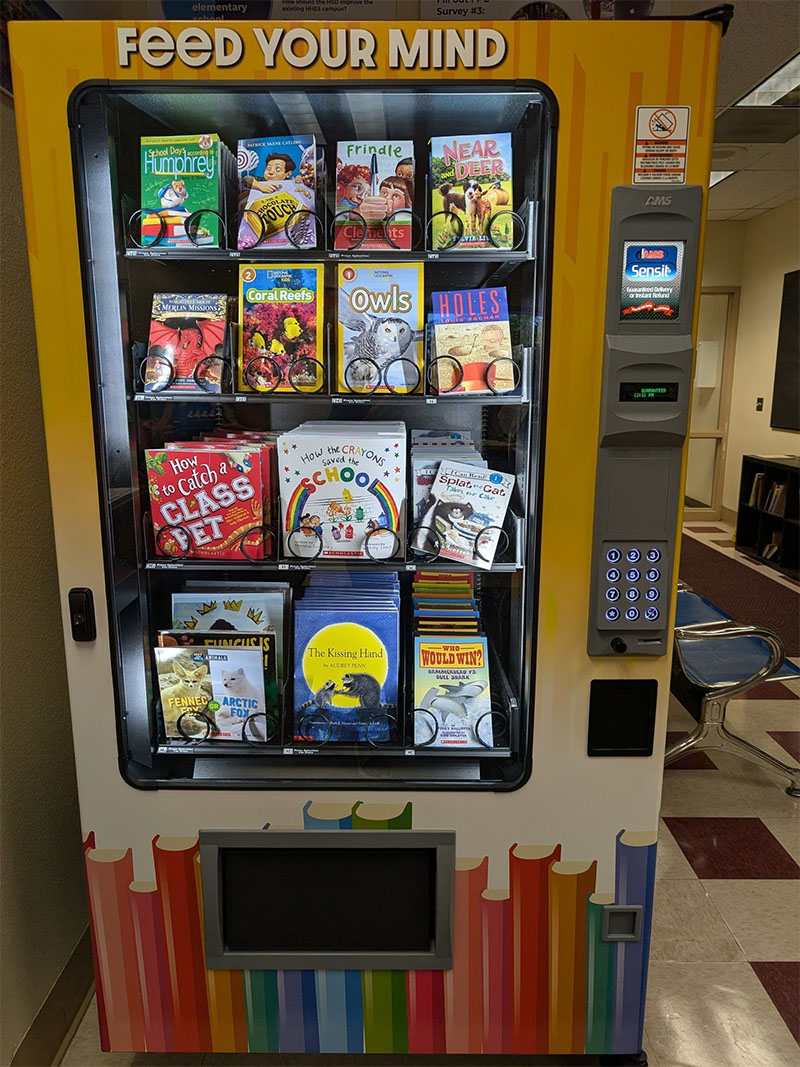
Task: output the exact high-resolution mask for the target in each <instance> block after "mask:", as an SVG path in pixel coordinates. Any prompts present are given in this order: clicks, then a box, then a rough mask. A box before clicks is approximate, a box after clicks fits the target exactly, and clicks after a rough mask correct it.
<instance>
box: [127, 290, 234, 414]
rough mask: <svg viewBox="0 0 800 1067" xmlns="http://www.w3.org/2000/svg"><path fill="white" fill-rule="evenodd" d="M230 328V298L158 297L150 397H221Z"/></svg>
mask: <svg viewBox="0 0 800 1067" xmlns="http://www.w3.org/2000/svg"><path fill="white" fill-rule="evenodd" d="M227 324H228V297H227V296H226V294H225V293H154V294H153V306H152V310H151V313H150V336H149V339H148V348H147V360H146V362H145V365H144V391H145V392H146V393H161V392H168V393H219V392H221V391H222V374H223V361H224V360H225V357H226V351H225V347H226V346H225V331H226V327H227ZM212 357H213V358H212ZM170 367H171V368H172V370H171V371H170ZM198 367H199V369H198ZM196 371H197V375H198V377H201V378H202V382H203V384H202V386H201V385H198V383H197V381H196V380H195V372H196ZM170 376H172V381H170Z"/></svg>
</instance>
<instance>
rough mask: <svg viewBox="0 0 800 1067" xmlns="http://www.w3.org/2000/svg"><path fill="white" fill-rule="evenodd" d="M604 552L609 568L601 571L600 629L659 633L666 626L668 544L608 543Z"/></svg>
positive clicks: (640, 542)
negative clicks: (664, 608) (664, 611)
mask: <svg viewBox="0 0 800 1067" xmlns="http://www.w3.org/2000/svg"><path fill="white" fill-rule="evenodd" d="M601 552H602V555H601V557H600V558H601V559H605V560H606V563H607V565H606V567H605V568H604V569H602V570H601V571H600V590H599V593H600V599H599V605H600V607H599V616H600V620H599V623H598V625H599V626H600V628H601V629H605V630H610V629H614V630H619V631H622V632H623V633H624V631H625V630H628V629H630V630H643V631H645V632H646V631H648V630H660V629H661V628H662V627H663V625H664V620H663V618H662V608H661V603H660V601H661V600H662V599H663V597H664V596H666V592H667V590H666V586H665V580H666V578H667V576H668V575H669V567H668V566H666V562H667V559H668V557H667V542H666V541H657V542H655V543H653V542H649V543H648V542H646V541H645V542H642V541H617V542H613V541H607V542H604V543H603V545H602V547H601ZM656 564H659V566H656ZM657 602H658V606H656V604H657ZM640 605H641V606H640Z"/></svg>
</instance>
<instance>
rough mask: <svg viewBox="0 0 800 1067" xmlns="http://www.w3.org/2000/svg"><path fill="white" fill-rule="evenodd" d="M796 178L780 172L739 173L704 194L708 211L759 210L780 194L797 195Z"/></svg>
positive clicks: (789, 173)
mask: <svg viewBox="0 0 800 1067" xmlns="http://www.w3.org/2000/svg"><path fill="white" fill-rule="evenodd" d="M796 190H797V175H796V174H793V173H792V172H791V171H783V170H770V171H763V170H741V171H739V172H738V173H736V174H732V175H731V176H730V178H726V179H725V181H724V182H720V183H719V185H715V186H714V188H713V189H711V190H710V191H709V194H708V206H709V209H711V210H715V211H724V210H729V211H733V212H739V211H747V209H748V208H755V207H760V206H761V205H762V204H764V203H766V202H767V201H770V200H772V199H773V198H774V197H776V196H779V195H781V194H782V193H789V194H790V195H789V197H788V199H791V198H792V195H795V196H796V195H797V192H796Z"/></svg>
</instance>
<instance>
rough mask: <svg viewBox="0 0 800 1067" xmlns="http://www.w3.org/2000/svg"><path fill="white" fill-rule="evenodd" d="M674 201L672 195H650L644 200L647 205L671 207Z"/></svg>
mask: <svg viewBox="0 0 800 1067" xmlns="http://www.w3.org/2000/svg"><path fill="white" fill-rule="evenodd" d="M671 203H672V197H671V196H648V198H647V199H646V200H645V202H644V206H645V207H669V206H670V204H671Z"/></svg>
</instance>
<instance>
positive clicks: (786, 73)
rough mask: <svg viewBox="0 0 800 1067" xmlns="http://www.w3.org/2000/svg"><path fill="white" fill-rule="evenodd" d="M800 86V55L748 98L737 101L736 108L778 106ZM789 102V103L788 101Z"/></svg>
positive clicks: (753, 91) (758, 86)
mask: <svg viewBox="0 0 800 1067" xmlns="http://www.w3.org/2000/svg"><path fill="white" fill-rule="evenodd" d="M798 85H800V54H798V55H796V56H795V57H794V58H793V59H790V60H789V62H788V63H784V65H783V66H782V67H781V69H780V70H776V71H775V73H774V74H770V76H769V77H768V78H765V79H764V81H763V82H761V84H760V85H757V86H756V87H755V89H753V90H752V92H749V93H748V94H747V96H743V97H742V99H741V100H737V101H736V105H735V106H736V107H767V106H768V105H769V104H776V103H778V101H780V100H782V99H783V97H784V96H787V95H788V94H789V93H791V92H792V90H793V89H796V88H797V87H798ZM787 102H788V101H787Z"/></svg>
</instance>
